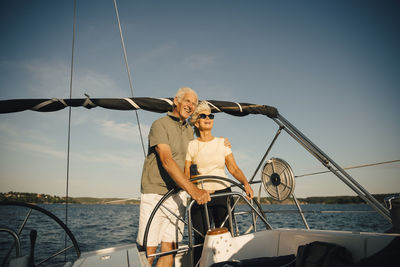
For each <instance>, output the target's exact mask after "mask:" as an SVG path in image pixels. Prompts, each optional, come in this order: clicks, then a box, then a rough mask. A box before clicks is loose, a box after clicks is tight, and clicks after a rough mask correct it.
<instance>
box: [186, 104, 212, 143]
mask: <svg viewBox="0 0 400 267" xmlns="http://www.w3.org/2000/svg"><path fill="white" fill-rule="evenodd" d="M204 111H208V112H210V113H211V108H210V106H209V105H208V103H207V101H201V102H200V104H199V105H198V106H197V108H196V109H195V110H194V112H193V114H192V116H191V117H190V119H189V123H190V125H192V126H193V127H194V133H195V134H196V136H200V133H199V129H197V127H196V126H195V124H196V122H197V120H198V119H199V115H200V114H201V113H203V112H204Z"/></svg>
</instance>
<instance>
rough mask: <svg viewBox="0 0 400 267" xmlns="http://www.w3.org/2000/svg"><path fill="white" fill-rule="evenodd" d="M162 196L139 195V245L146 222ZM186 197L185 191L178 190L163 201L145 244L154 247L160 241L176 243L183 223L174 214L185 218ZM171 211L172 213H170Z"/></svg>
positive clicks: (180, 236)
mask: <svg viewBox="0 0 400 267" xmlns="http://www.w3.org/2000/svg"><path fill="white" fill-rule="evenodd" d="M162 197H163V195H159V194H141V196H140V215H139V230H138V235H137V240H136V241H137V243H138V244H139V245H141V246H143V239H144V232H145V230H146V226H147V222H148V221H149V218H150V215H151V213H152V212H153V209H154V207H155V206H156V205H157V203H158V202H159V200H160V199H161V198H162ZM186 199H187V194H186V192H185V191H180V192H179V193H177V194H174V195H172V196H170V197H168V199H167V200H166V201H164V203H163V205H162V206H161V207H160V208H159V209H158V211H157V213H156V214H155V216H154V217H153V220H152V222H151V225H150V230H149V232H148V236H147V246H150V247H156V246H158V244H160V242H172V243H174V242H175V243H177V242H179V241H181V240H182V236H183V230H184V226H185V225H184V223H183V222H182V221H181V220H179V219H178V218H176V216H179V218H181V219H182V220H184V219H185V210H186ZM171 212H173V213H174V214H171ZM175 215H176V216H175Z"/></svg>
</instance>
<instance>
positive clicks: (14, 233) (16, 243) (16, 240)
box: [0, 201, 81, 267]
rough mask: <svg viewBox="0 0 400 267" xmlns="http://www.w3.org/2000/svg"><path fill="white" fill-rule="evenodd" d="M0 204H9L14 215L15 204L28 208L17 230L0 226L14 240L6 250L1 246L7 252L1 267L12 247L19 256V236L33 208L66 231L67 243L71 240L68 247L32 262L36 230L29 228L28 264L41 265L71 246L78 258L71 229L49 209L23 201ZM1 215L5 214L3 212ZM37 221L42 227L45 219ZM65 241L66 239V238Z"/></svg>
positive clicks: (75, 242) (77, 250) (7, 258)
mask: <svg viewBox="0 0 400 267" xmlns="http://www.w3.org/2000/svg"><path fill="white" fill-rule="evenodd" d="M0 206H10V207H11V208H12V209H13V213H14V215H15V212H16V211H15V207H16V206H19V207H23V208H26V209H27V210H28V212H27V214H26V216H25V218H24V220H23V222H22V224H21V225H20V227H19V228H18V230H14V228H11V227H10V226H9V225H8V226H6V227H4V226H2V227H0V232H5V233H8V234H10V235H11V236H12V237H13V238H14V242H12V243H11V244H12V245H11V246H10V248H9V249H8V251H7V249H6V248H4V247H3V249H4V250H3V251H7V252H6V253H5V254H6V255H5V257H4V258H3V259H0V264H1V265H0V266H1V267H3V266H6V263H7V262H8V260H9V257H10V255H11V252H12V251H13V249H14V247H15V250H16V256H17V257H20V256H21V255H20V249H21V248H20V237H21V234H22V231H23V229H24V228H25V225H26V223H27V221H28V219H29V218H30V216H31V214H32V211H33V210H35V211H37V212H39V214H38V215H39V216H43V215H46V216H47V217H50V218H51V219H52V220H53V221H55V222H56V223H57V224H58V226H60V227H61V228H62V230H64V232H65V233H66V236H68V238H69V241H70V242H69V243H71V242H72V245H70V246H69V247H66V248H63V249H61V250H59V251H57V252H53V254H52V255H51V256H49V257H47V258H46V259H42V260H40V262H34V261H35V259H34V248H35V244H36V234H37V231H36V230H31V232H30V239H31V240H30V243H31V250H30V256H29V264H28V266H38V265H41V264H43V263H46V262H48V260H50V259H52V258H54V257H55V256H57V255H60V254H62V253H64V252H65V251H67V250H69V249H71V248H74V250H75V254H76V256H77V258H79V256H80V255H81V251H80V248H79V245H78V242H77V241H76V239H75V236H74V235H73V234H72V232H71V230H70V229H69V228H68V227H67V226H66V225H65V224H64V223H63V222H62V221H61V220H60V219H59V218H58V217H57V216H56V215H54V214H53V213H51V212H49V211H47V210H45V209H43V208H41V207H39V206H36V205H32V204H29V203H25V202H17V201H2V202H0ZM3 215H4V216H6V215H5V214H3ZM35 216H36V215H35ZM39 223H41V224H43V227H44V226H45V225H46V223H47V222H46V221H45V220H41V221H40V222H39ZM40 239H41V238H39V239H38V240H40ZM41 240H43V239H41ZM66 241H67V239H66ZM40 244H41V243H40ZM46 251H47V252H46V253H51V251H49V250H48V249H47V250H46ZM7 266H8V265H7Z"/></svg>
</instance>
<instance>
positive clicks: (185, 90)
mask: <svg viewBox="0 0 400 267" xmlns="http://www.w3.org/2000/svg"><path fill="white" fill-rule="evenodd" d="M186 93H193V94H195V95H196V98H197V101H198V100H199V97H198V96H197V93H196V91H195V90H193V89H192V88H190V87H182V88H179V89H178V91H177V92H176V94H175V97H176V99H177V100H178V102H179V103H180V102H181V101H182V98H183V96H184V95H185V94H186ZM196 104H197V103H196Z"/></svg>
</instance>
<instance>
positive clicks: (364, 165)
mask: <svg viewBox="0 0 400 267" xmlns="http://www.w3.org/2000/svg"><path fill="white" fill-rule="evenodd" d="M395 162H400V160H398V159H397V160H391V161H383V162H377V163H370V164H363V165H358V166H351V167H346V168H343V169H344V170H351V169H357V168H364V167H371V166H376V165H382V164H388V163H395ZM333 171H337V170H333ZM327 172H331V171H330V170H329V171H320V172H313V173H307V174H302V175H296V176H295V178H299V177H304V176H311V175H316V174H322V173H327Z"/></svg>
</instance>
